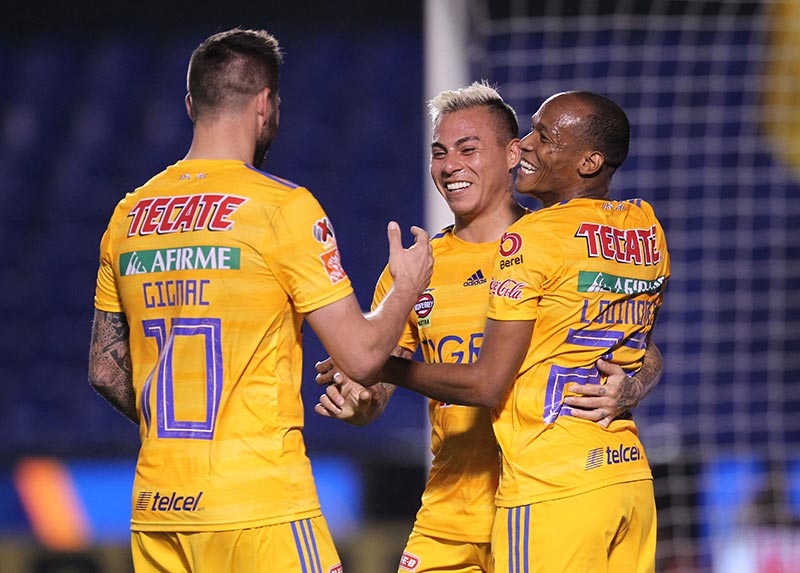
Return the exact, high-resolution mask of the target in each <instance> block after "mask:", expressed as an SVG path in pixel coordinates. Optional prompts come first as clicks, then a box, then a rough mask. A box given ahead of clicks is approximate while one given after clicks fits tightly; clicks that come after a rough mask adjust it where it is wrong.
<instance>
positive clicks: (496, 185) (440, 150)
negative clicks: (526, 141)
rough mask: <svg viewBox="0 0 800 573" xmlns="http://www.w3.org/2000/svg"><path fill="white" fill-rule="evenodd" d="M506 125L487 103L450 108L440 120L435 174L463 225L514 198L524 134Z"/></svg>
mask: <svg viewBox="0 0 800 573" xmlns="http://www.w3.org/2000/svg"><path fill="white" fill-rule="evenodd" d="M506 131H507V129H503V127H502V126H501V122H500V121H498V119H497V118H496V117H495V115H494V114H493V112H492V111H491V110H490V109H489V108H488V107H485V106H476V107H471V108H468V109H463V110H458V111H453V112H449V113H445V114H444V115H442V117H441V119H440V120H439V123H438V124H437V125H435V126H434V132H433V143H432V144H431V177H432V178H433V182H434V183H435V184H436V188H437V189H438V190H439V193H441V195H442V197H444V200H445V201H447V205H448V206H449V207H450V210H451V211H452V212H453V215H455V219H456V226H457V227H458V226H459V225H460V224H464V223H467V222H470V221H472V220H474V219H475V218H476V217H479V216H480V215H481V214H483V213H487V212H491V211H493V210H494V209H495V208H497V206H499V205H501V204H502V203H503V202H504V201H508V196H509V195H510V193H511V190H512V188H513V181H514V180H513V174H512V170H513V168H514V166H515V165H516V163H517V161H518V157H519V151H518V144H519V140H518V139H512V138H509V136H508V135H507V134H506Z"/></svg>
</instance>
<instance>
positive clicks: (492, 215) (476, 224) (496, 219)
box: [454, 200, 525, 243]
mask: <svg viewBox="0 0 800 573" xmlns="http://www.w3.org/2000/svg"><path fill="white" fill-rule="evenodd" d="M524 213H525V208H524V207H522V206H521V205H520V204H519V203H517V202H516V201H514V200H512V201H509V202H507V203H503V204H502V205H500V206H499V207H498V208H497V209H494V210H488V211H484V212H482V213H481V214H480V215H477V216H476V217H473V218H471V219H470V218H465V217H458V216H457V217H456V224H455V228H454V232H455V234H456V236H457V237H458V238H459V239H461V240H462V241H467V242H468V243H493V242H495V241H499V240H500V237H502V236H503V233H504V232H505V230H506V229H507V228H508V227H509V226H510V225H511V224H512V223H513V222H514V221H516V220H517V219H519V218H520V217H522V215H523V214H524Z"/></svg>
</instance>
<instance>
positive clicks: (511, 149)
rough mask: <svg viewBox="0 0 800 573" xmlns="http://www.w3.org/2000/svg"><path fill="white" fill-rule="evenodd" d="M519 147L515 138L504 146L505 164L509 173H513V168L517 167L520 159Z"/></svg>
mask: <svg viewBox="0 0 800 573" xmlns="http://www.w3.org/2000/svg"><path fill="white" fill-rule="evenodd" d="M519 145H520V140H519V138H518V137H515V138H514V139H512V140H511V141H509V142H508V145H507V146H506V164H507V166H508V170H509V171H513V170H514V168H515V167H516V166H517V165H519V160H520V159H521V158H522V151H521V150H520V146H519Z"/></svg>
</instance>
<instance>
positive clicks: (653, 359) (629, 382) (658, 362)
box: [620, 341, 664, 408]
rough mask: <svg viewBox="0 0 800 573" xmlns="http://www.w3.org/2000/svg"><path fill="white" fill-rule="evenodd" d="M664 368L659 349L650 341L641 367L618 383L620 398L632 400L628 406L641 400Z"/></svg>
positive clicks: (653, 385)
mask: <svg viewBox="0 0 800 573" xmlns="http://www.w3.org/2000/svg"><path fill="white" fill-rule="evenodd" d="M663 370H664V360H663V358H662V357H661V351H660V350H659V349H658V347H657V346H656V345H655V344H654V343H653V342H652V341H651V342H649V343H648V345H647V351H646V352H645V354H644V359H643V361H642V367H641V368H640V369H639V371H638V372H637V373H636V374H635V375H634V376H633V377H632V378H625V380H624V381H623V382H622V384H621V385H620V392H621V394H620V400H622V399H623V397H624V398H625V399H627V400H632V402H631V404H630V405H629V406H628V407H629V408H632V407H634V406H636V405H637V404H638V403H639V402H641V401H642V400H643V399H644V397H645V396H647V395H648V394H649V393H650V391H651V390H652V389H653V388H655V387H656V384H658V381H659V380H660V379H661V374H662V373H663Z"/></svg>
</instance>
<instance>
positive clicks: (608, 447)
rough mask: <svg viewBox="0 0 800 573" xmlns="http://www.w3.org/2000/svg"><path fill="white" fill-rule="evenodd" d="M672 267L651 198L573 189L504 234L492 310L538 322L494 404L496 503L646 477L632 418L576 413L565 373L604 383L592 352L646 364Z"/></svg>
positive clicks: (494, 314) (627, 364)
mask: <svg viewBox="0 0 800 573" xmlns="http://www.w3.org/2000/svg"><path fill="white" fill-rule="evenodd" d="M668 276H669V255H668V253H667V245H666V242H665V238H664V232H663V230H662V228H661V225H660V224H659V222H658V221H657V219H656V217H655V215H654V213H653V209H652V207H651V206H650V205H649V204H647V203H646V202H644V201H641V200H631V201H626V202H618V201H602V200H593V199H573V200H571V201H568V202H565V203H561V204H558V205H554V206H552V207H549V208H546V209H542V210H540V211H537V212H535V213H532V214H530V215H527V216H525V217H523V218H522V219H520V220H519V221H517V222H516V223H515V224H514V225H512V226H511V227H509V229H508V230H507V232H506V233H505V235H504V236H503V237H502V239H501V242H500V251H499V254H498V257H497V259H496V261H495V266H494V275H493V278H492V284H491V286H490V293H491V297H490V303H489V314H488V316H489V318H491V319H494V320H501V321H502V320H534V321H535V325H534V328H533V336H532V339H531V342H530V347H529V349H528V351H527V354H526V356H525V358H524V361H523V364H522V366H521V368H520V371H519V373H518V374H517V378H516V380H515V382H514V385H513V386H512V388H511V390H510V391H509V394H508V395H507V396H506V398H505V399H504V401H503V402H502V403H501V405H500V406H499V407H498V408H497V409H496V411H495V420H494V430H495V435H496V436H497V440H498V443H499V445H500V449H501V452H502V462H503V463H502V470H501V479H500V486H499V489H498V495H497V503H498V505H499V506H501V507H516V506H519V505H527V504H529V503H534V502H537V501H544V500H551V499H557V498H560V497H566V496H569V495H574V494H578V493H583V492H585V491H589V490H593V489H596V488H600V487H603V486H606V485H610V484H614V483H621V482H625V481H632V480H638V479H650V478H651V473H650V468H649V465H648V462H647V458H646V456H645V452H644V449H643V448H642V444H641V443H640V441H639V438H638V432H637V429H636V426H635V424H634V422H633V421H632V420H630V419H626V420H616V421H614V422H612V424H611V425H610V427H609V428H608V429H605V428H603V427H602V426H600V425H598V424H596V423H593V422H589V421H585V420H580V419H578V418H575V417H573V416H571V409H570V408H569V407H568V406H566V405H565V404H564V402H563V398H564V396H565V394H566V392H567V391H568V387H569V385H570V384H571V383H582V384H602V383H604V382H605V379H604V377H602V376H601V375H600V373H599V371H598V370H597V368H596V366H595V363H596V361H597V359H599V358H601V357H604V358H605V359H607V360H611V361H613V362H614V363H617V364H619V365H621V366H622V367H623V369H625V370H626V371H627V372H634V371H636V370H637V369H638V368H640V367H641V363H642V358H643V356H644V353H645V348H646V345H647V340H648V337H649V333H650V330H651V328H652V326H653V322H654V320H655V317H656V312H657V310H658V308H659V306H660V305H661V302H662V294H663V289H664V286H665V283H666V280H667V278H668Z"/></svg>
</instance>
